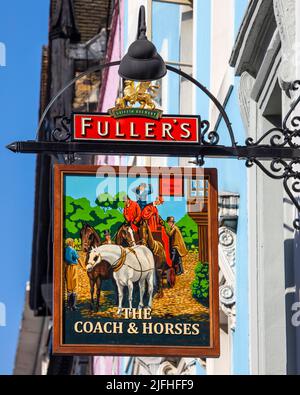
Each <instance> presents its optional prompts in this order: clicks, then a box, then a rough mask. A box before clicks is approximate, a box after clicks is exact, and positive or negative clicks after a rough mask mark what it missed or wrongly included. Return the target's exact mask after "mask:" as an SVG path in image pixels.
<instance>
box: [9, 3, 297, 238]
mask: <svg viewBox="0 0 300 395" xmlns="http://www.w3.org/2000/svg"><path fill="white" fill-rule="evenodd" d="M115 66H119V74H120V76H121V77H122V78H124V79H125V84H124V85H125V88H124V93H123V96H122V97H120V98H118V99H117V101H116V105H115V107H114V108H113V109H110V110H109V113H110V116H109V114H74V115H73V122H71V119H70V117H71V114H68V116H66V115H65V114H64V115H62V116H61V126H58V127H56V128H55V129H54V130H53V131H52V135H51V139H50V140H46V141H40V140H30V141H17V142H13V143H11V144H9V145H8V146H7V148H8V149H10V150H11V151H13V152H23V153H39V154H58V153H65V154H68V155H72V154H75V153H90V154H113V155H119V154H125V155H126V154H128V155H147V156H149V155H160V156H161V155H164V156H165V155H171V156H177V157H178V156H183V157H194V158H196V159H195V161H194V163H195V165H197V166H202V165H203V164H204V157H210V158H236V159H243V160H245V162H246V166H247V167H251V166H253V165H257V166H258V167H259V168H260V169H261V170H262V171H263V172H264V173H265V174H266V175H267V176H268V177H271V178H273V179H278V180H283V186H284V189H285V191H286V193H287V195H288V196H289V198H290V199H291V201H292V202H293V204H294V206H295V207H296V208H297V210H298V211H300V204H299V202H298V198H297V196H296V194H298V193H300V188H299V185H300V171H299V164H300V144H299V137H300V128H299V126H300V117H299V116H296V115H293V114H294V111H295V110H296V108H297V107H298V106H299V105H300V96H299V97H298V98H297V99H296V100H295V101H294V102H293V104H292V106H291V108H290V110H289V111H288V113H287V115H286V117H285V119H284V121H283V124H282V127H281V128H272V129H270V130H268V131H266V133H264V134H263V136H262V137H261V138H260V139H259V140H258V141H256V142H255V141H253V140H252V139H249V138H248V139H247V140H246V143H245V144H244V145H239V144H238V143H237V142H236V139H235V135H234V131H233V128H232V125H231V122H230V119H229V117H228V115H227V113H226V111H225V108H224V106H223V105H222V104H221V103H220V102H219V100H218V99H217V98H216V97H215V96H214V95H213V94H212V93H211V92H210V91H209V90H208V89H207V88H206V87H205V86H203V85H202V84H201V83H200V82H199V81H197V80H195V79H194V78H193V77H191V76H190V75H188V74H187V73H184V72H183V71H182V70H180V69H178V68H176V67H173V66H170V65H166V64H165V62H164V61H163V59H162V58H161V56H160V55H159V54H158V53H157V50H156V48H155V46H154V45H153V44H152V43H151V42H150V41H148V39H147V37H146V23H145V8H144V7H143V6H142V7H141V8H140V12H139V24H138V34H137V40H136V41H135V42H134V43H133V44H131V46H130V47H129V50H128V53H127V54H126V55H125V56H124V57H123V59H122V60H120V61H114V62H111V63H107V64H101V65H96V66H93V67H91V68H90V69H88V70H87V71H85V72H83V73H81V74H79V75H78V76H76V77H75V78H74V79H73V80H71V81H70V82H69V83H67V84H66V86H64V87H63V88H62V89H61V90H60V91H59V92H58V93H57V95H56V96H55V97H54V98H53V99H52V100H51V101H50V103H49V104H48V106H47V107H46V109H45V110H44V113H43V115H42V117H41V120H40V122H39V127H38V131H37V135H38V133H39V131H40V128H41V126H42V125H43V122H44V120H45V118H46V116H47V113H48V111H49V109H50V108H51V106H52V105H53V103H54V102H55V101H56V100H57V99H58V98H59V97H60V96H61V95H62V94H63V93H64V92H65V91H66V90H67V89H68V88H69V87H70V86H72V85H73V84H75V83H76V81H78V80H80V79H81V78H82V77H84V76H87V75H90V74H92V73H94V72H96V71H102V70H103V69H105V68H109V67H115ZM167 71H170V72H173V73H175V74H177V75H179V76H180V77H182V78H184V79H186V80H187V81H189V82H191V83H192V84H194V85H195V86H196V87H197V88H198V89H200V90H201V91H202V92H203V93H204V94H205V95H206V96H207V97H208V98H209V99H210V100H211V101H212V102H213V103H214V105H215V106H216V107H217V109H218V111H219V113H220V117H219V118H220V120H223V121H224V125H225V127H226V130H227V131H226V133H225V137H227V138H226V143H225V144H222V143H220V140H221V138H222V137H223V135H222V134H220V133H219V131H216V130H213V129H211V127H210V123H209V121H208V120H205V119H201V117H200V116H198V117H196V116H185V117H182V116H179V115H175V116H170V115H168V116H167V115H166V116H162V111H161V110H158V109H156V105H155V100H154V99H155V93H156V91H157V89H156V86H157V85H156V83H154V84H152V83H151V81H157V80H159V79H161V78H162V77H164V76H165V75H166V73H167ZM136 82H137V83H136ZM126 88H127V90H126ZM299 88H300V81H295V82H294V83H293V84H291V88H290V89H291V90H293V91H297V90H298V89H299ZM137 104H139V105H140V107H136V105H137ZM84 117H85V118H88V120H87V119H86V120H85V127H84V133H83V134H82V122H83V118H84ZM89 119H90V120H89ZM175 121H177V122H178V123H176V122H175ZM74 122H75V124H74ZM78 122H79V126H78V124H77V123H78ZM80 122H81V126H80ZM89 122H90V124H89ZM99 122H100V123H101V122H102V124H101V127H100V130H101V134H104V135H102V136H101V134H99V129H98V126H97V125H100V124H99ZM103 122H107V123H106V124H105V125H106V126H105V125H104V129H103ZM219 124H221V125H222V123H219ZM70 125H72V128H73V129H72V130H71V128H70ZM74 125H75V127H74ZM89 125H90V126H89ZM166 125H168V126H166ZM170 125H172V132H171V126H170ZM187 125H189V126H187ZM105 127H107V131H106V130H105ZM103 130H104V131H103ZM168 132H169V133H168ZM189 132H190V134H189ZM118 134H119V136H118ZM153 136H154V137H153ZM187 137H188V138H187ZM228 138H229V141H230V144H229V145H228V143H227V141H228ZM100 141H101V142H103V141H104V142H105V144H98V143H99V142H100ZM116 141H117V143H116ZM262 161H266V162H262ZM293 225H294V228H295V229H296V230H298V231H300V220H299V219H298V218H297V219H295V220H294V223H293Z"/></svg>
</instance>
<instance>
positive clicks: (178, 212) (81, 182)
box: [65, 175, 186, 221]
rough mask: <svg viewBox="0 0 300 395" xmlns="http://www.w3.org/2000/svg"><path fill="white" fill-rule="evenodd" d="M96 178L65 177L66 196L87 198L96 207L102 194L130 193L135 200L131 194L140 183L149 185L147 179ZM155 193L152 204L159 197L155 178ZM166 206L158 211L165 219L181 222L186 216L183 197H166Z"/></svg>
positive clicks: (152, 180) (149, 199)
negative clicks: (171, 218) (172, 217)
mask: <svg viewBox="0 0 300 395" xmlns="http://www.w3.org/2000/svg"><path fill="white" fill-rule="evenodd" d="M106 180H108V178H106V179H105V178H102V177H94V176H77V175H74V176H69V175H68V176H66V177H65V194H66V196H71V197H72V198H74V199H80V198H82V197H85V198H87V199H89V201H90V202H91V205H92V206H93V205H95V199H96V197H97V196H99V195H100V194H101V193H110V194H111V195H112V196H114V195H115V194H116V193H118V192H123V191H125V192H126V191H129V197H130V198H131V199H133V200H135V195H134V193H133V192H131V191H132V190H133V189H135V188H136V187H137V186H138V185H139V184H140V183H142V182H145V183H147V184H148V183H149V180H148V179H147V178H142V177H141V178H130V177H129V178H126V177H119V179H118V180H119V181H118V182H114V180H116V179H114V178H110V179H109V181H106ZM150 183H151V185H152V190H153V193H152V194H151V195H149V196H148V202H149V203H150V202H152V201H154V200H155V198H156V197H157V196H158V179H157V178H155V177H153V178H152V179H151V181H150ZM164 199H165V204H163V205H161V206H159V208H158V211H159V214H160V216H161V217H162V218H163V219H166V218H167V217H168V216H175V217H176V220H178V221H179V220H180V219H181V218H182V217H183V216H184V215H185V214H186V199H185V198H184V197H183V198H181V197H173V198H170V197H168V196H164Z"/></svg>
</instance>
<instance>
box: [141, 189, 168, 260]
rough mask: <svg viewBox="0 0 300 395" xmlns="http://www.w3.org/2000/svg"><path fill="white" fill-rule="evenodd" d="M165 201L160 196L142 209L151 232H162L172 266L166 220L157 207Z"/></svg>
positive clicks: (143, 217) (143, 216)
mask: <svg viewBox="0 0 300 395" xmlns="http://www.w3.org/2000/svg"><path fill="white" fill-rule="evenodd" d="M163 203H164V199H163V198H162V197H161V196H159V197H157V198H156V200H155V202H153V203H151V204H148V205H147V206H146V207H145V208H144V209H143V211H142V219H143V220H144V221H146V222H147V224H148V226H149V228H150V230H151V232H152V233H153V232H160V233H161V239H162V242H163V245H164V247H165V253H166V258H167V264H168V265H169V266H170V267H172V260H171V257H170V240H169V237H168V235H167V233H166V230H165V228H164V221H163V219H162V218H161V217H160V215H159V213H158V209H157V207H158V206H160V205H161V204H163Z"/></svg>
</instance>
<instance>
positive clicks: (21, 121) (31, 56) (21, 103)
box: [0, 0, 49, 374]
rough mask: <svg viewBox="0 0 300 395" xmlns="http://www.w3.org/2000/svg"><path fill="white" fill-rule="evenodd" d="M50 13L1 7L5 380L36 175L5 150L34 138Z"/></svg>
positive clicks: (45, 6)
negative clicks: (3, 46) (13, 143)
mask: <svg viewBox="0 0 300 395" xmlns="http://www.w3.org/2000/svg"><path fill="white" fill-rule="evenodd" d="M48 12H49V1H48V0H39V1H38V0H26V1H22V0H18V1H14V2H13V1H2V2H1V10H0V42H1V43H4V45H5V47H6V67H1V66H0V119H1V122H0V165H1V167H0V171H1V194H0V211H1V230H0V236H1V246H2V251H1V258H2V259H1V263H0V268H1V269H0V270H1V275H0V303H4V304H5V305H6V313H7V316H6V321H7V326H6V327H0V374H10V373H12V369H13V364H14V356H15V349H16V345H17V338H18V331H19V325H20V320H21V315H22V309H23V305H24V295H25V286H26V281H28V280H29V275H30V259H31V242H32V223H33V199H34V175H35V157H34V156H33V155H21V154H13V153H11V152H9V151H8V150H7V149H5V145H7V144H8V143H10V142H12V141H15V140H26V139H34V137H35V130H36V126H37V122H38V108H39V83H40V60H41V46H42V45H43V44H46V43H47V34H48ZM0 60H1V58H0Z"/></svg>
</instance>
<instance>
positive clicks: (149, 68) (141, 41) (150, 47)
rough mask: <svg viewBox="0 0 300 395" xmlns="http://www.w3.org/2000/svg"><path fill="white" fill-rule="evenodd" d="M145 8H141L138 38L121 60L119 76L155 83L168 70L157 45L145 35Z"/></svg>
mask: <svg viewBox="0 0 300 395" xmlns="http://www.w3.org/2000/svg"><path fill="white" fill-rule="evenodd" d="M145 33H146V23H145V8H144V7H143V6H142V7H141V8H140V14H139V27H138V38H137V40H136V41H134V42H133V43H132V44H131V45H130V47H129V49H128V52H127V54H126V55H125V56H124V57H123V59H122V60H121V64H120V67H119V75H120V76H121V77H122V78H124V79H126V80H132V81H154V80H159V79H160V78H162V77H164V76H165V75H166V73H167V68H166V65H165V62H164V61H163V58H162V57H161V56H160V55H159V54H158V53H157V49H156V47H155V45H154V44H153V43H152V42H151V41H149V40H148V39H147V37H146V35H145Z"/></svg>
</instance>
